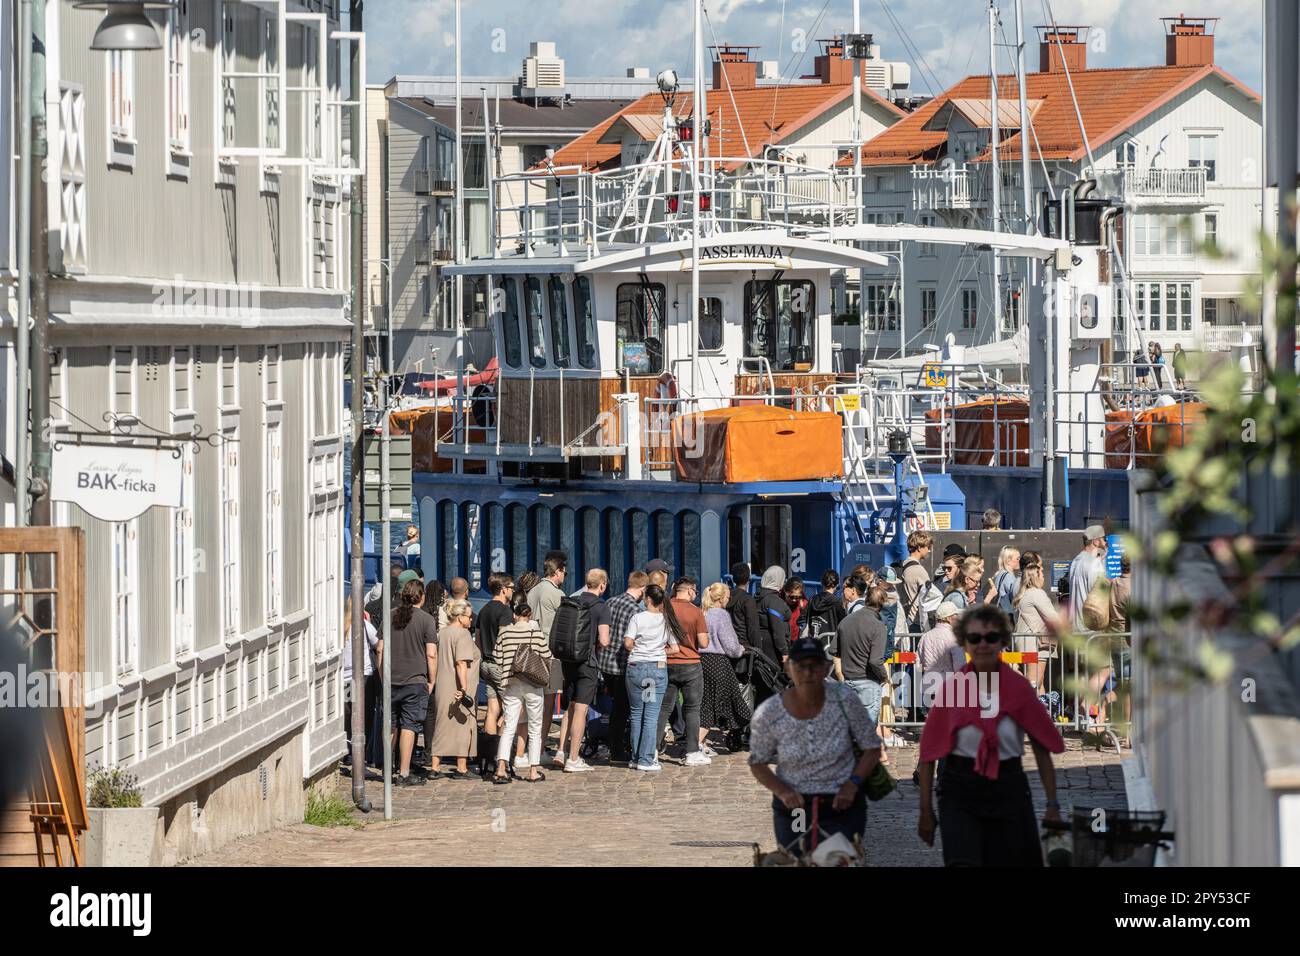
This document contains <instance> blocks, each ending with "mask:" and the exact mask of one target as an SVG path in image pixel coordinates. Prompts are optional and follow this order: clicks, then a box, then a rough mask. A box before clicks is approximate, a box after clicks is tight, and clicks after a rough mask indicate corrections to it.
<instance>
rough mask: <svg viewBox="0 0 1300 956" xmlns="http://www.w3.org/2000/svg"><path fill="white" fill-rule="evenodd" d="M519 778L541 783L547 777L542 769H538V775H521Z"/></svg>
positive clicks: (527, 781) (525, 781)
mask: <svg viewBox="0 0 1300 956" xmlns="http://www.w3.org/2000/svg"><path fill="white" fill-rule="evenodd" d="M519 779H520V780H522V781H523V782H524V783H541V782H542V781H543V780H545V779H546V774H545V773H543V772H542V771H541V770H539V771H537V776H535V777H520V778H519Z"/></svg>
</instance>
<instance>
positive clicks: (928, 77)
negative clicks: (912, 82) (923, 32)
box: [879, 0, 941, 96]
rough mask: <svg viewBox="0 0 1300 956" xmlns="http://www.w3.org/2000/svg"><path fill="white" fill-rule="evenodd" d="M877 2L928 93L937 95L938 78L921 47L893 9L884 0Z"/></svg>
mask: <svg viewBox="0 0 1300 956" xmlns="http://www.w3.org/2000/svg"><path fill="white" fill-rule="evenodd" d="M879 3H880V6H881V9H883V10H884V11H885V16H886V17H888V18H889V21H890V23H892V24H893V26H894V29H895V30H897V31H898V33H899V38H900V39H901V40H902V41H903V48H904V49H905V50H906V51H907V52H908V54H909V55H910V56H911V57H912V62H913V64H914V65H915V66H916V68H917V72H918V73H920V74H921V80H922V82H924V83H925V85H926V87H928V88H929V90H930V95H931V96H938V93H937V92H936V91H937V90H938V89H941V87H940V86H939V79H938V77H937V76H936V75H935V72H934V70H932V69H931V68H930V63H929V61H928V60H926V58H925V56H924V54H922V53H921V48H920V47H919V46H917V45H916V43H915V42H914V41H913V40H912V37H911V34H909V33H908V32H907V28H906V27H904V26H903V24H902V22H901V21H900V20H899V19H898V17H897V16H895V14H894V11H893V10H891V9H890V8H889V4H888V3H887V2H886V0H879Z"/></svg>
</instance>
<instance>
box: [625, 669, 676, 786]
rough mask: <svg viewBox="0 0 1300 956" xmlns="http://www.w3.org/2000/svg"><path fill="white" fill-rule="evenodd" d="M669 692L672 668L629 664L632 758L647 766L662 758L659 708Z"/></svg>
mask: <svg viewBox="0 0 1300 956" xmlns="http://www.w3.org/2000/svg"><path fill="white" fill-rule="evenodd" d="M667 689H668V665H667V664H665V663H664V662H663V661H643V662H640V663H637V664H633V663H631V662H629V663H628V665H627V700H628V710H629V719H628V724H629V726H628V736H629V737H630V738H631V740H632V759H633V760H635V761H636V762H637V763H638V764H640V765H641V766H643V767H647V766H649V765H650V764H652V763H654V762H655V760H656V759H657V758H658V747H657V744H658V743H659V740H658V737H659V734H658V730H659V708H660V707H662V706H663V702H664V692H665V691H666V690H667Z"/></svg>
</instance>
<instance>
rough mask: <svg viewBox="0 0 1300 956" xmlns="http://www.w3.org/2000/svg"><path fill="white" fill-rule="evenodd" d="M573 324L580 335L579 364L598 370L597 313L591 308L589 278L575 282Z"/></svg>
mask: <svg viewBox="0 0 1300 956" xmlns="http://www.w3.org/2000/svg"><path fill="white" fill-rule="evenodd" d="M573 323H574V328H575V329H576V330H577V333H578V341H577V343H576V344H577V347H578V364H579V365H581V366H582V367H583V368H596V367H597V365H598V364H599V363H598V362H597V359H598V356H597V354H596V313H595V311H594V310H593V309H592V306H591V279H589V278H588V277H587V276H576V277H575V278H574V280H573Z"/></svg>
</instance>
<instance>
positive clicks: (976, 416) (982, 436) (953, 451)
mask: <svg viewBox="0 0 1300 956" xmlns="http://www.w3.org/2000/svg"><path fill="white" fill-rule="evenodd" d="M925 417H926V421H927V424H926V426H925V444H926V447H927V448H928V449H929V450H930V451H938V450H939V447H940V445H941V444H942V441H941V435H940V430H941V429H942V428H943V425H944V424H951V426H952V431H951V432H950V434H951V436H952V437H951V439H950V441H951V445H950V446H949V448H948V451H949V454H950V455H951V460H952V462H953V464H957V465H1014V466H1017V467H1020V468H1026V467H1028V466H1029V402H1027V401H1025V400H1023V399H1018V398H1013V399H992V398H981V399H979V400H978V401H974V402H964V403H963V404H961V405H947V406H944V407H943V408H932V409H930V410H929V411H927V412H926V413H925Z"/></svg>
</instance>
